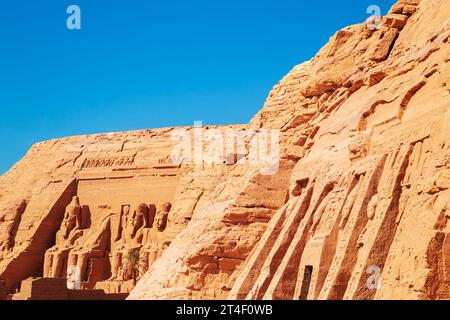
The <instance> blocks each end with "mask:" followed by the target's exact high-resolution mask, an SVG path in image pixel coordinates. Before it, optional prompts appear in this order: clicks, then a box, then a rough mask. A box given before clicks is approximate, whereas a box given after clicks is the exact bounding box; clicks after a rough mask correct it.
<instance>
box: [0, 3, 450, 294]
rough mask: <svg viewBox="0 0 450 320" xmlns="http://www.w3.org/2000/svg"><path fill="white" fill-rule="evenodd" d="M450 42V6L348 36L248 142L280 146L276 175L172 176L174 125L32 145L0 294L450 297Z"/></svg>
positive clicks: (287, 90)
mask: <svg viewBox="0 0 450 320" xmlns="http://www.w3.org/2000/svg"><path fill="white" fill-rule="evenodd" d="M449 36H450V3H449V2H448V1H446V0H422V1H419V0H400V1H399V2H398V3H397V4H395V5H394V6H393V7H392V9H391V10H390V12H389V14H388V15H387V16H386V17H383V18H382V21H381V23H380V24H379V26H378V28H369V27H368V24H367V23H364V24H359V25H353V26H350V27H347V28H344V29H342V30H339V31H338V32H337V33H336V34H335V35H334V36H333V37H332V38H331V39H330V42H329V43H328V44H327V45H325V46H324V47H323V48H322V49H321V50H320V52H319V53H318V54H317V55H316V56H315V57H314V58H313V59H311V60H310V61H308V62H305V63H303V64H300V65H298V66H296V67H294V68H293V69H292V71H291V72H289V73H288V75H286V77H284V78H283V79H282V80H281V81H280V82H279V83H278V84H277V85H276V86H275V87H274V88H273V90H272V91H271V92H270V94H269V96H268V98H267V101H266V103H265V105H264V107H263V108H262V110H261V111H260V112H259V113H258V114H257V115H256V116H255V117H254V118H253V119H252V121H251V122H250V124H248V125H246V126H235V127H233V129H236V130H253V131H254V132H258V131H262V130H264V129H271V130H277V131H279V132H280V147H281V150H280V151H281V152H280V162H279V167H278V171H277V173H276V174H272V175H265V174H262V173H261V170H260V168H258V167H257V166H255V165H254V164H252V163H251V162H249V161H244V160H245V159H247V158H248V157H249V155H248V154H243V155H239V154H238V153H235V154H232V155H231V156H232V157H233V158H234V159H235V161H233V162H232V163H226V161H224V162H225V163H224V164H220V163H216V164H211V165H191V164H188V163H182V164H174V163H173V161H172V159H171V157H170V154H171V150H173V147H174V145H173V140H172V139H171V134H172V133H173V131H174V130H175V129H173V128H168V129H160V130H147V131H136V132H124V133H114V134H103V135H90V136H80V137H72V138H65V139H58V140H54V141H48V142H43V143H40V144H37V145H35V146H33V148H31V150H30V151H29V152H28V154H27V155H26V156H25V158H24V159H22V160H21V161H20V162H19V163H17V164H16V165H15V166H14V167H13V168H12V169H11V170H10V171H9V172H8V173H7V174H5V175H4V176H3V177H1V178H0V212H1V213H0V231H1V232H0V280H3V281H4V282H5V286H6V289H7V291H9V292H14V291H15V289H16V288H18V286H19V284H20V282H21V281H22V280H25V279H26V278H28V277H42V276H45V277H68V276H69V272H68V267H69V266H70V265H76V266H78V267H79V269H80V272H81V273H82V286H84V287H85V288H93V287H96V288H102V289H105V290H106V291H108V292H128V291H130V290H131V289H132V288H133V286H134V283H133V282H134V281H135V280H139V279H140V280H139V282H138V283H137V285H136V287H135V288H134V289H133V290H132V292H131V294H130V296H129V299H186V298H188V299H192V298H194V299H195V298H207V299H225V298H229V299H448V298H450V272H449V270H450V255H449V252H450V251H449V250H450V224H449V223H448V219H449V218H450V191H449V187H450V64H449V62H450V58H449V57H450V44H449ZM209 129H217V130H222V131H223V130H226V129H227V127H217V128H209ZM187 130H193V129H192V128H187ZM203 130H208V128H203ZM251 142H252V137H251V136H250V137H248V140H246V143H251ZM227 156H228V155H227ZM161 203H163V204H170V206H167V205H166V206H162V207H161V206H158V205H159V204H161ZM158 217H160V218H158ZM164 218H165V219H166V220H167V221H163V220H164ZM158 219H159V220H158ZM157 221H163V222H161V223H160V222H158V223H157ZM160 225H162V226H163V228H160ZM133 250H137V251H138V252H139V254H140V257H144V258H145V259H144V260H145V262H144V266H143V267H142V270H144V271H145V270H148V271H147V272H146V274H145V276H143V277H142V278H141V276H142V275H140V274H138V275H134V276H133V272H131V271H133V270H130V269H129V266H128V262H127V261H129V259H128V258H127V257H128V255H129V254H130V252H134V251H133ZM127 259H128V260H127ZM140 270H141V269H140ZM142 270H141V271H142ZM378 273H379V275H380V277H379V279H380V282H379V283H378V282H377V281H376V282H373V279H378V278H374V276H376V275H377V274H378ZM373 285H374V286H373ZM0 291H1V290H0Z"/></svg>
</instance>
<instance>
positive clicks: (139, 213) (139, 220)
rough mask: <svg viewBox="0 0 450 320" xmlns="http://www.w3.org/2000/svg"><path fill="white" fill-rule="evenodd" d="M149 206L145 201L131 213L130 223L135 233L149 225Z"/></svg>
mask: <svg viewBox="0 0 450 320" xmlns="http://www.w3.org/2000/svg"><path fill="white" fill-rule="evenodd" d="M147 211H148V206H147V205H146V204H145V203H140V204H138V205H137V206H136V207H135V209H134V210H133V213H132V215H131V220H130V225H131V228H132V230H133V231H132V232H133V235H134V234H135V233H136V232H137V231H138V230H139V229H140V228H142V227H145V226H146V225H147Z"/></svg>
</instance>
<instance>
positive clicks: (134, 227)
mask: <svg viewBox="0 0 450 320" xmlns="http://www.w3.org/2000/svg"><path fill="white" fill-rule="evenodd" d="M154 211H155V210H154V206H152V205H150V207H149V206H148V205H146V204H145V203H140V204H138V205H136V206H135V207H134V209H133V210H131V211H130V207H129V206H128V205H125V206H123V208H122V215H121V226H120V228H119V235H118V240H117V241H116V243H115V244H114V249H113V251H112V254H111V260H112V261H111V280H124V281H126V280H130V277H131V274H132V273H131V272H129V271H130V263H129V261H127V259H128V258H127V257H128V254H129V252H130V250H138V251H137V252H139V250H140V248H141V247H142V245H143V244H144V243H145V241H146V239H147V236H148V233H149V230H150V227H151V223H152V221H151V220H152V218H154V215H155V212H154Z"/></svg>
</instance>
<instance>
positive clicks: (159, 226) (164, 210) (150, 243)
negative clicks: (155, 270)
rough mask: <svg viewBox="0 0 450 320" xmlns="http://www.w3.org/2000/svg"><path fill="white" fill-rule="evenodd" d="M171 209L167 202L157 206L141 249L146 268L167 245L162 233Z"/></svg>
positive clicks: (165, 237)
mask: <svg viewBox="0 0 450 320" xmlns="http://www.w3.org/2000/svg"><path fill="white" fill-rule="evenodd" d="M171 207H172V205H171V204H170V203H167V202H166V203H160V204H158V205H157V208H156V215H155V222H154V226H153V228H152V229H151V230H150V232H149V233H148V235H147V239H146V242H145V244H144V248H143V252H144V258H145V261H146V263H145V264H146V267H147V268H148V267H150V266H151V265H152V264H153V262H155V260H156V259H158V258H159V257H160V256H161V254H162V253H163V252H164V250H165V249H166V248H167V246H168V245H169V244H168V243H167V236H166V235H165V234H164V231H165V230H166V228H167V223H168V217H169V213H170V209H171Z"/></svg>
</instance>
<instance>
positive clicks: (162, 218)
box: [155, 202, 172, 231]
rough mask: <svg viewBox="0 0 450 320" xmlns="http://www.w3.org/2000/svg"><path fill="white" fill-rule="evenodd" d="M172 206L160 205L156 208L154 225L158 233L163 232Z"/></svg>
mask: <svg viewBox="0 0 450 320" xmlns="http://www.w3.org/2000/svg"><path fill="white" fill-rule="evenodd" d="M171 207H172V205H171V204H170V203H167V202H166V203H160V204H158V206H157V210H156V217H155V224H156V228H157V229H158V231H164V229H166V226H167V218H168V216H169V212H170V209H171Z"/></svg>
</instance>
